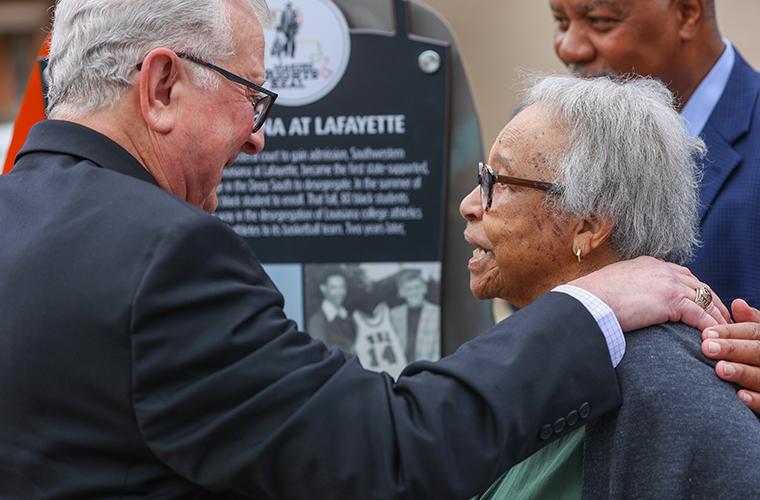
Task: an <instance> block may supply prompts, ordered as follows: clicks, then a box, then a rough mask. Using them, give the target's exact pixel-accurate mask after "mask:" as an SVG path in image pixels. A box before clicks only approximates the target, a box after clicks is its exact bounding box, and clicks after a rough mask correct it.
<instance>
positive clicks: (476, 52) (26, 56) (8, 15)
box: [0, 0, 760, 159]
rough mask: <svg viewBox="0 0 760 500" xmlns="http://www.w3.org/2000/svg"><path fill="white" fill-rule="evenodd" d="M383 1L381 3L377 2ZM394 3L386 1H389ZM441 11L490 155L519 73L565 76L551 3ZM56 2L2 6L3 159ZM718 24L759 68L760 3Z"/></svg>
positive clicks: (438, 1)
mask: <svg viewBox="0 0 760 500" xmlns="http://www.w3.org/2000/svg"><path fill="white" fill-rule="evenodd" d="M375 1H378V2H380V1H384V0H375ZM388 1H389V0H388ZM415 1H419V2H423V3H426V4H428V5H430V6H431V7H433V8H434V9H436V10H438V11H439V12H440V13H441V14H442V15H443V16H444V17H446V18H447V19H448V21H449V23H450V24H451V26H452V28H453V30H454V33H455V34H456V36H457V37H458V39H459V48H460V50H461V52H462V56H463V59H464V64H465V67H466V69H467V72H468V74H469V78H470V83H471V84H472V89H473V92H474V94H475V101H476V104H477V107H478V110H479V113H480V120H481V124H482V127H483V142H484V145H485V147H486V151H487V150H488V148H489V147H490V144H491V141H492V139H493V138H494V137H495V136H496V134H497V133H498V132H499V130H500V129H501V127H502V126H503V125H504V124H505V123H506V122H507V121H508V120H509V117H510V116H511V114H512V111H513V110H514V108H515V106H516V105H517V102H518V100H519V89H520V76H519V68H525V69H537V70H542V71H563V68H562V65H560V64H559V63H558V62H557V59H556V57H555V56H554V51H553V49H552V32H553V30H554V24H553V21H552V17H551V15H550V13H549V7H548V0H415ZM53 3H54V2H53V1H52V0H0V159H2V158H4V156H5V149H4V148H5V146H6V141H7V134H8V133H9V123H10V122H12V121H13V119H14V117H15V114H16V109H17V107H18V103H19V100H20V98H21V95H22V94H23V92H24V88H25V86H26V78H27V75H28V73H29V70H30V67H31V64H32V62H33V61H34V59H35V56H36V53H37V50H38V48H39V45H40V43H41V42H42V40H43V39H44V36H45V31H44V30H45V29H47V26H48V21H47V19H48V17H49V15H48V9H49V7H50V6H51V5H52V4H53ZM717 4H718V22H719V23H720V26H721V29H722V31H723V34H724V35H725V36H727V37H728V38H730V39H731V40H732V41H733V42H734V44H735V45H736V46H737V47H738V49H739V50H740V51H741V52H742V54H743V55H744V56H745V57H746V58H747V59H748V60H749V61H750V63H751V64H753V65H754V66H755V68H760V34H758V33H757V32H756V30H757V20H758V19H760V0H718V2H717Z"/></svg>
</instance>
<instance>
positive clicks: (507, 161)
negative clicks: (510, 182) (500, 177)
mask: <svg viewBox="0 0 760 500" xmlns="http://www.w3.org/2000/svg"><path fill="white" fill-rule="evenodd" d="M494 160H495V161H494V164H493V165H491V168H493V169H494V171H501V172H506V173H507V174H509V171H510V170H511V169H510V166H511V164H512V159H511V158H509V157H508V156H507V155H505V154H504V153H503V152H502V151H499V152H498V153H496V158H494Z"/></svg>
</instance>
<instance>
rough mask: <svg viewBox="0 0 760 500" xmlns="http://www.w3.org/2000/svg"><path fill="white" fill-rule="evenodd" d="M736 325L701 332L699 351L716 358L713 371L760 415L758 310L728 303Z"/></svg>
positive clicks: (737, 301) (759, 327)
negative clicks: (739, 388) (735, 386)
mask: <svg viewBox="0 0 760 500" xmlns="http://www.w3.org/2000/svg"><path fill="white" fill-rule="evenodd" d="M731 312H733V314H734V320H736V323H734V324H730V325H720V326H714V327H710V328H707V329H706V330H705V331H703V332H702V352H703V353H704V355H705V356H707V357H708V358H713V359H719V360H721V361H719V362H718V365H717V366H716V367H715V372H716V373H717V374H718V376H719V377H720V378H722V379H724V380H728V381H729V382H733V383H735V384H737V385H740V386H742V387H743V388H744V389H742V390H740V391H739V392H737V394H738V395H739V398H740V399H741V400H742V401H743V402H744V404H746V405H747V406H749V407H750V408H751V409H752V411H754V412H755V413H760V311H759V310H757V309H755V308H754V307H750V306H749V305H748V304H747V303H746V302H744V301H743V300H741V299H737V300H735V301H734V302H733V304H731Z"/></svg>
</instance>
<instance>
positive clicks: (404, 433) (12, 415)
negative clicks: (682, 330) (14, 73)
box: [0, 0, 725, 499]
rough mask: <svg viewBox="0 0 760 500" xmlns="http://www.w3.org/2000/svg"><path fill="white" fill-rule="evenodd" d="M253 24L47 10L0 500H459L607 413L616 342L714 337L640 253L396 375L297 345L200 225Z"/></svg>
mask: <svg viewBox="0 0 760 500" xmlns="http://www.w3.org/2000/svg"><path fill="white" fill-rule="evenodd" d="M267 16H268V11H267V7H266V4H265V3H264V1H263V0H209V1H207V2H198V1H196V0H161V1H155V0H129V1H124V0H60V1H59V2H58V4H57V6H56V10H55V24H54V26H53V32H52V45H51V48H50V62H49V68H48V70H49V80H50V82H49V83H50V89H49V95H48V99H49V109H48V113H49V116H50V118H51V119H50V120H47V121H43V122H42V123H39V124H38V125H36V126H35V128H34V129H33V130H32V131H31V133H30V135H29V138H28V140H27V142H26V144H25V146H24V148H23V149H22V151H21V152H20V154H19V155H18V157H17V160H16V164H15V168H14V169H13V171H12V173H11V174H9V175H7V176H3V177H2V178H0V234H2V236H3V249H2V252H0V276H2V280H0V303H2V305H3V311H2V314H0V360H2V362H0V401H2V411H0V497H3V498H24V499H27V498H47V499H58V498H61V499H62V498H238V497H253V498H288V499H294V498H314V497H315V496H320V497H323V498H331V499H341V498H345V499H356V498H362V499H369V498H383V499H387V498H425V497H426V498H437V499H442V498H466V497H468V496H471V495H473V494H475V493H477V492H478V491H481V490H482V489H483V488H484V487H485V486H487V485H488V484H489V483H490V482H491V481H493V480H494V479H495V478H496V477H498V475H499V474H500V473H501V472H503V471H504V470H505V469H506V468H508V467H509V466H510V465H511V464H514V463H515V462H516V461H518V460H519V459H521V458H522V457H525V456H526V455H528V454H529V453H531V452H532V451H534V450H535V449H537V448H538V447H539V446H541V445H542V444H543V443H544V441H541V439H540V432H541V428H542V424H543V423H544V422H546V421H550V420H551V421H553V420H555V419H556V418H557V417H559V416H561V415H565V414H567V413H568V412H570V411H575V410H576V409H579V408H584V409H585V410H588V411H587V412H585V413H584V416H586V417H587V418H589V419H593V418H596V417H598V416H599V415H601V414H603V413H604V412H606V411H609V410H611V409H613V408H615V407H616V406H617V405H618V404H619V393H618V386H617V381H616V378H615V375H614V371H613V365H614V364H615V363H616V362H617V361H619V358H620V356H621V355H622V352H623V350H624V341H623V337H622V333H621V332H620V329H621V327H622V330H624V331H627V330H632V329H636V328H639V327H643V326H646V325H648V324H655V323H660V322H662V321H665V320H668V319H671V320H680V319H684V320H687V321H690V322H691V323H692V324H693V325H694V326H700V327H707V326H710V325H716V324H718V323H720V322H722V321H723V319H722V315H721V313H722V312H725V308H724V307H722V304H720V303H719V302H718V301H716V302H714V303H713V302H710V301H705V302H704V303H701V304H700V305H698V304H697V303H696V302H695V300H694V299H695V290H700V291H701V292H704V293H707V289H706V288H704V285H703V284H702V283H700V281H699V280H697V279H696V278H695V277H694V276H692V275H691V273H690V272H689V271H688V270H686V269H683V268H680V267H677V266H672V265H668V264H665V263H663V262H659V261H657V260H655V259H652V258H642V259H637V260H634V261H630V262H625V263H621V264H618V265H614V266H611V267H608V268H606V269H604V270H602V271H601V272H599V273H593V274H590V275H588V276H585V277H584V278H582V279H580V280H577V281H574V282H573V284H574V285H575V287H571V288H569V289H567V290H566V291H565V292H554V293H548V294H546V295H545V296H544V297H543V298H541V299H539V300H538V301H537V302H536V304H535V305H534V306H531V307H527V308H525V310H523V311H521V312H520V313H518V314H516V315H515V317H513V318H510V319H509V320H507V321H506V322H504V323H501V324H499V325H497V326H495V327H494V328H493V329H492V330H491V331H489V332H486V333H485V334H483V335H481V336H480V338H478V339H476V340H474V341H472V342H471V343H469V344H467V345H465V346H464V347H462V348H461V349H460V350H459V351H458V352H457V353H456V354H454V355H453V356H451V357H449V358H446V359H444V360H442V361H440V362H437V363H430V362H423V363H417V364H414V365H412V366H410V367H409V368H407V370H406V371H405V373H404V374H402V376H401V377H399V379H398V381H396V382H394V381H393V379H391V377H390V376H388V375H387V374H379V373H372V372H368V371H366V370H364V369H363V368H362V367H361V365H360V364H359V362H358V361H357V359H356V358H355V357H352V356H348V355H347V354H345V353H343V352H341V351H339V350H328V349H326V348H325V346H324V345H323V344H322V343H320V342H318V341H315V340H312V339H311V338H310V337H309V336H308V335H306V334H304V333H303V332H299V331H298V330H297V328H296V325H295V323H293V322H292V321H290V320H288V319H287V318H286V317H285V316H284V314H283V312H282V306H283V299H282V296H281V295H280V293H279V292H278V291H277V289H276V288H275V286H274V285H273V284H272V282H271V280H270V279H269V278H268V277H267V275H266V274H265V273H264V271H263V269H262V268H261V266H260V264H259V262H258V260H257V258H256V256H255V255H254V254H253V252H252V251H251V249H250V248H249V247H248V246H247V245H246V243H245V242H244V241H243V240H241V239H240V238H238V237H237V236H236V235H235V234H234V233H233V232H232V230H231V229H230V228H229V227H227V226H226V225H225V224H223V223H222V222H220V221H219V220H218V219H217V218H215V217H213V216H212V215H209V214H208V213H206V212H210V211H213V210H214V208H215V207H216V187H217V184H218V183H219V179H220V177H221V173H222V169H223V168H224V166H225V165H228V164H230V163H232V162H233V161H234V160H235V158H236V156H237V155H238V154H239V153H240V152H241V151H244V152H246V153H251V154H254V153H257V152H258V151H260V150H261V149H262V147H263V146H264V137H263V133H262V129H261V126H262V124H263V122H264V120H265V119H266V116H267V112H268V111H269V109H270V107H271V105H272V103H273V102H274V100H275V99H276V94H275V93H273V92H271V91H268V90H267V89H265V88H264V87H263V86H262V85H263V80H264V73H265V71H264V66H263V62H264V36H263V32H262V27H261V21H262V20H265V18H266V17H267ZM201 209H203V210H201ZM204 210H205V211H204ZM608 306H609V307H608ZM703 308H704V309H703ZM618 322H619V324H618ZM542 359H544V360H551V365H550V366H541V362H540V361H541V360H542ZM581 359H582V361H580V360H581ZM567 380H572V381H573V382H574V383H573V384H572V387H568V384H567V383H566V381H567ZM537 381H539V383H538V384H537V383H536V382H537ZM585 410H584V411H585ZM315 492H317V493H316V494H315Z"/></svg>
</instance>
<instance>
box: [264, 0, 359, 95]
mask: <svg viewBox="0 0 760 500" xmlns="http://www.w3.org/2000/svg"><path fill="white" fill-rule="evenodd" d="M268 3H269V7H270V10H271V11H272V16H273V19H274V22H273V23H272V25H271V26H270V27H269V28H268V29H266V30H265V31H264V36H265V38H266V61H265V63H266V68H267V70H266V80H267V83H266V86H267V87H268V88H271V89H272V90H273V91H275V92H277V93H278V94H279V97H278V98H277V104H280V105H283V106H303V105H306V104H311V103H313V102H316V101H318V100H320V99H321V98H323V97H324V96H326V95H327V94H329V93H330V92H331V91H332V90H333V89H334V88H335V86H336V85H338V82H340V80H341V78H343V74H344V73H345V71H346V67H347V66H348V60H349V58H350V56H351V38H350V36H349V33H348V24H347V23H346V19H345V18H344V17H343V13H342V12H341V11H340V9H338V7H336V6H335V4H333V3H332V2H331V1H330V0H269V2H268Z"/></svg>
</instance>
